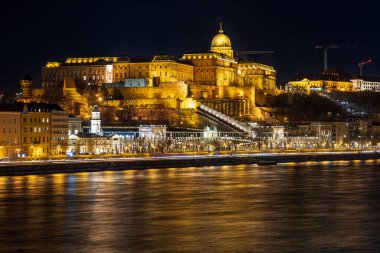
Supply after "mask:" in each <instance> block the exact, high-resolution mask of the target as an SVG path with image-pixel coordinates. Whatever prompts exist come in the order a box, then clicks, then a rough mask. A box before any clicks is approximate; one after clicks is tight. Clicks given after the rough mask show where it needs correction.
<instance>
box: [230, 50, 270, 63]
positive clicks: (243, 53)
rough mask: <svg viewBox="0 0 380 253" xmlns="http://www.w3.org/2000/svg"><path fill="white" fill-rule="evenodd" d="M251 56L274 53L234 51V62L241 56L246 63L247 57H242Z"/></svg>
mask: <svg viewBox="0 0 380 253" xmlns="http://www.w3.org/2000/svg"><path fill="white" fill-rule="evenodd" d="M252 54H274V51H235V57H236V61H238V60H239V56H241V57H242V58H243V59H244V60H245V61H248V59H247V57H245V56H244V55H252Z"/></svg>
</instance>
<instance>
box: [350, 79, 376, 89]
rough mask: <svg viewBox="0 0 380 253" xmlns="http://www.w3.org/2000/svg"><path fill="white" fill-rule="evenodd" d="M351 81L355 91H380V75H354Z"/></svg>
mask: <svg viewBox="0 0 380 253" xmlns="http://www.w3.org/2000/svg"><path fill="white" fill-rule="evenodd" d="M351 82H352V86H353V90H354V91H373V92H380V77H375V76H354V77H352V79H351Z"/></svg>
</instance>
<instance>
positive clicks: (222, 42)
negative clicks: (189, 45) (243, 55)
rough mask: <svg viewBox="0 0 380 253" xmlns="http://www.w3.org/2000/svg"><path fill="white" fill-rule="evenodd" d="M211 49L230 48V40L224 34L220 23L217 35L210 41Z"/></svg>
mask: <svg viewBox="0 0 380 253" xmlns="http://www.w3.org/2000/svg"><path fill="white" fill-rule="evenodd" d="M211 47H231V40H230V38H229V37H228V36H227V35H226V34H224V31H223V28H222V23H220V29H219V33H218V34H217V35H215V36H214V38H213V39H212V42H211Z"/></svg>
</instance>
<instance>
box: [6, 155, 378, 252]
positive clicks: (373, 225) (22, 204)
mask: <svg viewBox="0 0 380 253" xmlns="http://www.w3.org/2000/svg"><path fill="white" fill-rule="evenodd" d="M379 200H380V164H377V163H376V162H356V163H350V162H334V163H329V162H324V163H306V164H301V165H300V164H298V165H296V164H285V165H278V166H257V165H240V166H221V167H204V168H181V169H178V168H177V169H176V168H173V169H162V170H154V169H147V170H141V171H133V170H129V171H114V172H95V173H76V174H52V175H33V176H15V177H0V252H183V251H190V252H236V251H239V252H247V251H249V252H321V251H328V252H336V251H338V252H347V251H351V252H352V251H355V252H379V251H380V201H379Z"/></svg>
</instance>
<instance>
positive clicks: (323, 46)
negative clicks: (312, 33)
mask: <svg viewBox="0 0 380 253" xmlns="http://www.w3.org/2000/svg"><path fill="white" fill-rule="evenodd" d="M333 48H356V46H355V45H345V46H340V45H317V46H315V49H323V71H326V70H327V51H328V50H329V49H333Z"/></svg>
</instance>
